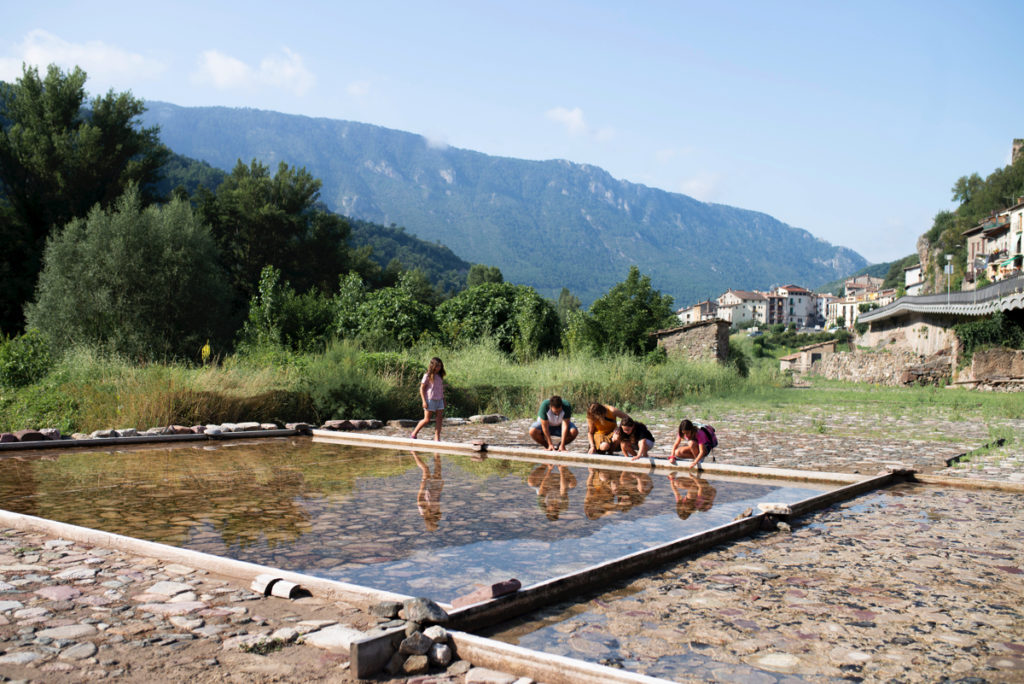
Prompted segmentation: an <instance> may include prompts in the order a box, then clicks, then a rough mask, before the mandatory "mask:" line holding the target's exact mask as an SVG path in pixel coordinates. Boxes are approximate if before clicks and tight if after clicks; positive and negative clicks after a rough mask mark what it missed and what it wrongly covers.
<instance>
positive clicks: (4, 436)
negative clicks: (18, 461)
mask: <svg viewBox="0 0 1024 684" xmlns="http://www.w3.org/2000/svg"><path fill="white" fill-rule="evenodd" d="M17 441H18V438H17V437H15V436H14V433H13V432H4V433H0V442H17Z"/></svg>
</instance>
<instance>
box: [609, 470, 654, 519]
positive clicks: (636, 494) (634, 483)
mask: <svg viewBox="0 0 1024 684" xmlns="http://www.w3.org/2000/svg"><path fill="white" fill-rule="evenodd" d="M652 489H654V480H652V479H651V476H650V475H648V474H647V473H630V472H627V471H625V470H623V471H622V473H621V474H620V475H619V492H618V495H619V501H618V505H617V506H616V507H617V508H618V510H619V511H620V512H625V511H628V510H629V509H631V508H633V507H634V506H639V505H640V504H642V503H643V502H644V500H645V499H646V498H647V495H648V494H650V493H651V490H652Z"/></svg>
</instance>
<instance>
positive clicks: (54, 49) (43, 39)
mask: <svg viewBox="0 0 1024 684" xmlns="http://www.w3.org/2000/svg"><path fill="white" fill-rule="evenodd" d="M22 63H25V64H28V65H29V66H36V67H39V68H40V71H43V70H45V69H46V67H47V66H49V65H50V64H56V65H58V66H59V67H61V68H62V69H65V70H68V69H71V68H72V67H75V66H80V67H82V69H84V70H85V72H86V73H87V74H88V75H89V80H90V81H94V82H100V83H103V84H107V83H115V82H124V81H128V80H137V79H151V78H155V77H157V76H159V75H160V74H161V73H162V72H163V71H164V70H165V69H166V65H165V64H163V63H162V62H160V61H158V60H155V59H150V58H149V57H145V56H143V55H140V54H138V53H134V52H128V51H126V50H122V49H121V48H119V47H116V46H113V45H109V44H107V43H104V42H103V41H99V40H91V41H88V42H85V43H70V42H68V41H66V40H64V39H62V38H61V37H59V36H56V35H54V34H52V33H50V32H48V31H43V30H42V29H35V30H33V31H29V32H28V34H27V35H26V36H25V39H24V40H23V41H22V42H21V43H19V44H16V45H15V46H14V54H11V55H5V56H3V57H0V80H4V81H13V80H16V79H18V78H20V77H21V65H22Z"/></svg>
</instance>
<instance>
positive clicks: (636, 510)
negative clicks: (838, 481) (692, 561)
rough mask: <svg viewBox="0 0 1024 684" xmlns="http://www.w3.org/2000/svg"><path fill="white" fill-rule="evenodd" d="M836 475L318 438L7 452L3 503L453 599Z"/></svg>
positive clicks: (725, 516) (797, 495)
mask: <svg viewBox="0 0 1024 684" xmlns="http://www.w3.org/2000/svg"><path fill="white" fill-rule="evenodd" d="M624 465H625V464H624ZM823 489H825V487H824V486H816V485H807V484H805V483H800V484H799V486H794V485H793V484H791V483H786V482H774V481H764V480H755V481H727V480H715V479H706V478H699V477H692V476H690V475H687V474H677V475H674V476H673V477H669V476H667V475H664V474H654V473H653V472H648V471H644V470H642V469H635V470H628V469H627V470H622V471H619V470H611V469H604V468H602V469H598V468H588V467H585V466H579V465H571V466H570V465H558V464H544V463H530V462H521V461H509V460H501V459H497V458H487V459H483V460H474V458H472V457H470V456H463V455H451V454H435V453H432V452H430V451H429V450H423V451H416V452H412V451H395V450H389V449H372V448H365V447H349V446H341V445H334V444H318V443H313V442H311V441H310V440H308V439H304V438H290V439H275V440H262V441H260V442H258V443H257V442H255V441H254V442H249V443H227V442H225V443H223V444H217V445H212V446H211V445H203V446H188V447H180V446H178V447H174V448H164V447H161V448H154V447H150V448H133V449H130V450H87V451H81V452H77V453H60V454H47V455H38V454H34V455H19V456H12V457H6V458H3V459H0V508H4V509H7V510H10V511H14V512H18V513H25V514H29V515H34V516H39V517H43V518H48V519H52V520H57V521H61V522H66V523H72V524H75V525H81V526H84V527H90V528H95V529H100V530H105V531H109V532H114V533H117V534H122V535H128V536H132V537H137V538H141V539H147V540H151V541H156V542H161V543H165V544H172V545H176V546H180V547H185V548H189V549H194V550H197V551H203V552H206V553H211V554H216V555H219V556H224V557H230V558H235V559H239V560H244V561H249V562H254V563H260V564H264V565H269V566H273V567H279V568H283V569H287V570H291V571H296V572H302V573H307V574H310V575H315V576H319V577H325V578H329V579H336V580H342V581H346V582H351V583H355V584H361V585H365V586H371V587H375V588H378V589H386V590H389V591H394V592H398V593H403V594H410V595H416V596H429V597H431V598H434V599H435V600H438V601H445V602H449V601H451V600H452V599H453V598H455V597H457V596H460V595H463V594H465V593H468V592H470V591H472V590H473V589H475V588H476V587H477V586H479V585H480V584H484V583H491V582H497V581H501V580H506V579H509V578H513V577H514V578H517V579H519V580H520V581H521V582H522V583H523V585H524V586H529V585H530V584H533V583H536V582H540V581H543V580H546V579H550V578H552V577H557V576H560V575H564V574H568V573H571V572H576V571H579V570H581V569H583V568H586V567H589V566H592V565H595V564H598V563H602V562H605V561H609V560H612V559H614V558H618V557H621V556H624V555H626V554H630V553H633V552H636V551H639V550H642V549H646V548H651V547H653V546H657V545H660V544H663V543H666V542H669V541H672V540H675V539H678V538H681V537H685V536H687V535H690V534H694V533H697V532H701V531H703V530H707V529H709V528H712V527H716V526H718V525H721V524H724V523H727V522H729V521H731V520H732V519H734V518H735V517H736V516H737V514H739V513H740V512H741V511H743V510H744V509H746V508H748V507H755V508H756V504H757V502H759V501H773V502H793V501H798V500H801V499H804V498H807V497H809V496H812V495H813V494H815V493H818V492H820V491H822V490H823Z"/></svg>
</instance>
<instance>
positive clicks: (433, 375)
mask: <svg viewBox="0 0 1024 684" xmlns="http://www.w3.org/2000/svg"><path fill="white" fill-rule="evenodd" d="M420 398H421V399H422V400H423V420H421V421H420V422H419V423H417V424H416V429H415V430H413V431H412V434H411V435H409V436H410V437H412V438H413V439H416V437H417V436H418V435H419V433H420V430H422V429H423V428H424V427H426V425H427V423H429V422H430V418H431V416H430V414H431V413H433V414H434V440H435V441H437V442H440V441H441V424H442V423H443V422H444V364H443V363H441V359H439V358H437V357H436V356H435V357H434V358H432V359H430V365H429V366H427V372H426V375H424V376H423V379H422V380H421V381H420Z"/></svg>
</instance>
